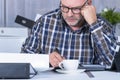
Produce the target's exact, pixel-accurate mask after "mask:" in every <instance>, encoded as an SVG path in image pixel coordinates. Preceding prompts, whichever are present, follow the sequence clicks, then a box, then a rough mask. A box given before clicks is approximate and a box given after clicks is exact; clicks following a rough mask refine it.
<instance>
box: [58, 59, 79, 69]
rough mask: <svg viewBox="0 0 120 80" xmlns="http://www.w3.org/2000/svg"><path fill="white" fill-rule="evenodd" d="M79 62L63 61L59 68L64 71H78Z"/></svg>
mask: <svg viewBox="0 0 120 80" xmlns="http://www.w3.org/2000/svg"><path fill="white" fill-rule="evenodd" d="M78 65H79V61H78V60H76V59H69V60H63V61H62V62H61V63H59V67H60V68H61V69H63V70H77V69H78Z"/></svg>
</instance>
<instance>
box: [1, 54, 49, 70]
mask: <svg viewBox="0 0 120 80" xmlns="http://www.w3.org/2000/svg"><path fill="white" fill-rule="evenodd" d="M0 63H30V64H31V65H32V66H33V68H35V69H36V70H37V71H44V70H47V69H49V55H48V54H28V53H0Z"/></svg>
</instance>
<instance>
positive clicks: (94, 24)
mask: <svg viewBox="0 0 120 80" xmlns="http://www.w3.org/2000/svg"><path fill="white" fill-rule="evenodd" d="M115 40H116V39H115V37H114V34H113V29H112V28H111V27H110V26H109V25H108V24H107V23H106V22H105V21H104V20H102V19H101V18H99V17H97V16H96V9H95V7H94V6H93V5H92V0H61V2H60V7H59V9H56V10H54V11H52V12H49V13H47V14H45V15H43V16H42V17H41V18H40V19H39V20H38V21H37V22H36V24H35V25H34V26H33V29H32V31H31V34H30V36H29V37H28V38H27V40H26V42H25V44H23V46H22V52H24V53H42V54H49V57H50V64H51V65H52V66H53V67H57V66H58V64H59V63H60V62H61V61H62V60H63V59H78V60H79V62H80V63H81V64H100V65H107V66H109V65H111V63H112V60H113V57H114V55H115V48H116V43H115Z"/></svg>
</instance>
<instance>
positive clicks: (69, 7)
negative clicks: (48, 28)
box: [60, 0, 92, 27]
mask: <svg viewBox="0 0 120 80" xmlns="http://www.w3.org/2000/svg"><path fill="white" fill-rule="evenodd" d="M91 2H92V1H91V0H61V4H60V7H61V11H62V16H63V18H64V20H65V21H66V23H67V24H68V25H69V26H71V27H77V26H79V23H80V21H81V19H82V16H81V9H82V7H84V6H85V5H90V4H91Z"/></svg>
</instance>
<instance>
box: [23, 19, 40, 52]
mask: <svg viewBox="0 0 120 80" xmlns="http://www.w3.org/2000/svg"><path fill="white" fill-rule="evenodd" d="M41 27H42V23H41V22H40V21H39V22H36V24H35V25H34V26H33V28H32V30H31V33H30V35H29V37H28V38H27V39H26V41H25V43H24V44H23V45H22V48H21V53H40V36H41V34H40V33H41V29H40V28H41Z"/></svg>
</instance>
